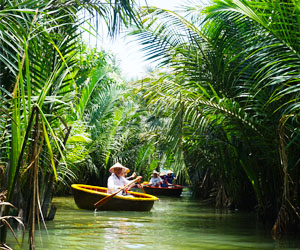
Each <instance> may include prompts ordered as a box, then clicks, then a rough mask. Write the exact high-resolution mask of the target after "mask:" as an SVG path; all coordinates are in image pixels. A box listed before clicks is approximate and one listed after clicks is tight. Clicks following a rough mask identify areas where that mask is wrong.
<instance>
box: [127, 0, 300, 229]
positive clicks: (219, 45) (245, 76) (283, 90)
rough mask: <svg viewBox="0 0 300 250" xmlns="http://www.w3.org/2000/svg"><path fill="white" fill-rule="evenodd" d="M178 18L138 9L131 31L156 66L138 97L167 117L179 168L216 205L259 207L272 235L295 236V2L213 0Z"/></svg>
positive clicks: (296, 75)
mask: <svg viewBox="0 0 300 250" xmlns="http://www.w3.org/2000/svg"><path fill="white" fill-rule="evenodd" d="M183 14H184V16H182V15H179V14H176V13H175V12H171V11H167V10H161V9H157V8H151V9H145V10H144V12H143V13H142V14H141V15H142V17H143V20H144V21H143V24H144V28H143V29H138V30H136V31H135V32H133V33H132V34H133V35H134V36H135V37H136V38H137V39H139V41H140V42H141V44H142V45H144V50H145V53H146V56H147V57H148V58H149V59H152V60H157V61H159V62H160V65H161V66H162V67H163V69H161V70H160V71H159V72H156V73H153V74H152V75H150V76H149V77H148V78H147V79H143V80H142V81H141V83H140V85H141V87H140V91H141V92H142V93H143V95H144V98H145V99H146V100H147V103H148V106H149V109H152V110H153V111H154V112H155V113H156V114H159V115H160V116H161V117H169V118H171V119H172V121H173V122H172V123H171V125H169V131H170V132H169V141H170V142H171V145H170V146H172V147H173V150H174V152H177V154H178V155H180V154H181V155H183V159H184V164H181V168H180V169H181V170H182V171H184V170H185V169H187V170H188V172H189V175H190V176H191V179H192V182H193V184H194V186H195V188H196V189H197V190H199V192H201V193H202V195H204V196H206V197H208V195H209V194H210V193H209V192H207V189H208V188H211V189H212V190H215V191H214V194H215V197H216V198H217V200H216V202H217V203H218V204H221V203H223V204H224V203H225V204H226V202H227V205H230V206H233V207H237V208H242V207H244V208H250V209H251V208H254V207H256V206H257V208H258V211H259V213H260V215H261V216H262V218H264V219H267V220H270V221H272V222H275V221H276V223H275V225H274V227H273V232H274V233H275V234H276V233H281V232H283V231H287V230H299V219H300V218H299V205H300V204H299V203H300V199H299V192H300V190H299V177H300V176H299V154H297V152H298V151H299V143H300V140H299V139H300V137H299V135H300V131H299V70H300V67H299V66H300V65H299V64H300V61H299V56H300V51H299V32H300V31H299V23H298V22H297V20H298V19H299V4H298V3H296V2H294V1H284V2H283V1H267V2H265V1H244V0H238V1H230V0H228V1H227V0H226V1H218V0H216V1H215V2H214V3H213V4H212V5H211V6H209V7H207V8H205V9H204V10H203V8H202V6H201V4H200V3H199V6H196V5H195V4H193V5H192V6H190V7H187V8H186V9H185V11H184V12H183ZM179 151H180V152H181V153H180V152H179ZM177 163H178V161H177ZM276 218H277V220H276Z"/></svg>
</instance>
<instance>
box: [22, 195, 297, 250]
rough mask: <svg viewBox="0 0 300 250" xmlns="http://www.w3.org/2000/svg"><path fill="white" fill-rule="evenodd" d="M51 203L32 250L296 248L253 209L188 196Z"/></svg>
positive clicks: (291, 240)
mask: <svg viewBox="0 0 300 250" xmlns="http://www.w3.org/2000/svg"><path fill="white" fill-rule="evenodd" d="M55 202H56V205H57V207H58V210H57V215H56V217H55V220H54V221H52V222H48V223H47V227H48V235H47V233H46V231H45V230H42V231H41V240H39V239H38V237H37V246H36V249H39V250H40V249H48V250H51V249H53V250H54V249H55V250H57V249H72V250H73V249H84V250H92V249H93V250H94V249H104V250H112V249H117V250H122V249H143V250H147V249H151V250H152V249H164V250H169V249H170V250H183V249H184V250H185V249H187V250H189V249H205V250H207V249H208V250H216V249H228V250H229V249H230V250H235V249H236V250H237V249H238V250H242V249H255V250H257V249H262V250H264V249H273V250H287V249H300V241H299V240H298V239H295V238H291V239H288V238H287V239H285V240H281V241H273V240H272V238H271V235H270V231H269V229H268V230H266V229H264V228H263V227H262V226H261V224H260V223H258V222H257V220H256V217H255V214H253V213H242V212H221V211H219V210H216V209H213V208H209V207H207V206H206V205H205V204H204V203H202V202H199V201H197V200H194V199H191V198H189V197H188V196H184V197H181V198H160V200H159V201H158V202H155V204H154V207H153V209H152V210H151V212H125V211H122V212H105V211H99V212H97V213H94V212H93V211H87V210H80V209H78V208H77V207H76V205H75V203H74V201H73V197H67V198H62V197H59V198H56V199H55ZM25 249H26V247H25ZM27 249H28V248H27Z"/></svg>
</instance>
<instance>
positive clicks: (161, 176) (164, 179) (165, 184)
mask: <svg viewBox="0 0 300 250" xmlns="http://www.w3.org/2000/svg"><path fill="white" fill-rule="evenodd" d="M166 177H167V176H166V175H165V174H161V175H160V178H161V179H162V181H163V182H162V184H161V187H167V186H168V182H167V179H166Z"/></svg>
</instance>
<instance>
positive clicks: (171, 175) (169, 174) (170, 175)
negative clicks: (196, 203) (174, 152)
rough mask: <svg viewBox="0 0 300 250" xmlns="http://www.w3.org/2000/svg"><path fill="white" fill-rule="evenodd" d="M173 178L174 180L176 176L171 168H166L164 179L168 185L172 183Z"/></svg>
mask: <svg viewBox="0 0 300 250" xmlns="http://www.w3.org/2000/svg"><path fill="white" fill-rule="evenodd" d="M175 180H176V177H175V175H174V173H173V171H172V170H168V171H167V175H166V181H167V183H168V185H170V184H174V181H175Z"/></svg>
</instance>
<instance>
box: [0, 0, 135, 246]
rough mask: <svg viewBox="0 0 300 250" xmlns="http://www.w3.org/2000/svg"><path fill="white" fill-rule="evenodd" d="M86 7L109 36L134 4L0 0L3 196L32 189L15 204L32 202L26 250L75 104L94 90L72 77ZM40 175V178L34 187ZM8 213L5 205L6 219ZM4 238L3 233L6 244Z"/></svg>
mask: <svg viewBox="0 0 300 250" xmlns="http://www.w3.org/2000/svg"><path fill="white" fill-rule="evenodd" d="M83 8H85V9H87V10H88V11H90V12H93V14H97V15H98V16H100V17H103V18H104V20H105V21H106V22H107V23H108V24H109V30H110V31H111V33H115V32H116V31H117V30H118V27H119V24H120V23H121V22H124V23H125V24H126V23H128V21H130V20H133V21H136V18H134V14H133V11H134V9H133V1H114V2H111V1H103V2H96V3H95V2H94V1H77V0H76V1H75V0H74V1H35V0H29V1H21V2H20V1H1V9H0V15H1V24H0V26H1V39H0V44H1V51H0V55H1V57H0V64H1V65H0V71H1V72H0V77H1V83H0V87H1V93H0V101H1V104H2V105H1V106H2V107H3V108H2V109H1V120H0V122H1V134H0V138H1V142H0V143H1V161H2V162H3V163H8V164H6V172H7V173H8V178H7V180H6V181H5V182H6V183H4V184H5V188H6V189H7V190H8V194H7V201H9V202H12V203H14V202H15V201H16V199H17V198H16V196H15V195H14V193H15V192H16V188H18V189H22V186H26V185H28V187H29V189H28V188H27V192H25V196H24V203H23V204H18V207H23V208H24V207H28V206H27V204H30V206H29V207H30V210H29V211H27V210H26V211H25V215H26V216H25V217H26V220H27V221H28V223H29V225H30V226H29V227H30V248H31V249H34V231H35V219H36V218H38V216H39V213H40V212H41V211H40V209H41V206H42V205H43V204H42V203H43V200H41V197H42V195H43V194H44V193H43V190H45V189H43V186H44V185H46V184H48V183H50V184H51V183H52V182H53V180H54V179H57V172H58V167H59V166H63V165H64V166H66V160H65V157H64V154H63V150H64V145H65V143H66V141H67V139H68V137H69V135H70V132H71V128H72V126H69V124H67V123H66V121H67V120H68V115H69V114H70V113H72V112H74V109H73V105H72V102H73V100H74V99H75V100H76V99H77V97H80V96H81V95H85V94H86V93H88V92H89V91H92V90H93V88H92V87H90V88H89V87H85V88H82V87H81V88H78V86H77V85H76V81H75V79H76V78H77V76H78V75H77V73H78V71H76V67H75V66H76V65H77V64H78V60H77V58H76V54H77V53H79V52H80V50H79V49H80V46H77V44H78V43H80V31H79V27H80V24H81V22H82V21H83V20H80V19H79V18H78V16H77V13H78V12H79V11H80V10H81V9H83ZM98 73H102V74H104V73H105V71H99V72H98ZM95 76H97V77H98V79H96V80H95V79H92V80H91V81H88V82H86V85H95V84H97V83H98V82H99V78H101V77H102V76H101V75H100V76H99V74H95ZM81 89H82V91H83V90H84V91H85V92H79V91H78V90H81ZM89 96H90V95H89V94H87V95H86V96H85V98H81V99H79V100H80V101H82V103H80V102H79V103H78V104H77V102H75V106H77V107H79V108H77V114H78V117H80V115H81V113H83V112H84V107H85V106H86V104H87V101H88V99H87V98H86V97H89ZM49 166H51V168H49ZM20 177H22V178H20ZM43 179H44V180H45V183H40V184H39V180H43ZM40 187H42V188H40ZM40 192H41V193H40ZM31 193H32V194H33V195H29V194H31ZM46 210H47V209H46ZM7 214H8V208H7V209H5V210H4V213H3V216H5V215H7ZM5 236H6V234H5V230H2V241H3V242H5Z"/></svg>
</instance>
